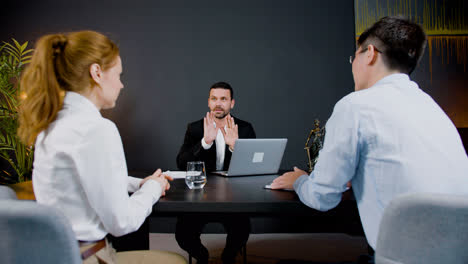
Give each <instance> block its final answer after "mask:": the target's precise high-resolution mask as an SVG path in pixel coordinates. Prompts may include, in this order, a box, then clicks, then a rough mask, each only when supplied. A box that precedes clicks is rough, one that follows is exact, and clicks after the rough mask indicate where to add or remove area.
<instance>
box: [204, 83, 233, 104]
mask: <svg viewBox="0 0 468 264" xmlns="http://www.w3.org/2000/svg"><path fill="white" fill-rule="evenodd" d="M216 88H221V89H227V90H229V92H231V100H232V99H234V91H233V90H232V87H231V85H229V83H227V82H217V83H215V84H213V85H211V87H210V91H211V89H216Z"/></svg>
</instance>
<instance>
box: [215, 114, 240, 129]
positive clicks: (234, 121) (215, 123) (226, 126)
mask: <svg viewBox="0 0 468 264" xmlns="http://www.w3.org/2000/svg"><path fill="white" fill-rule="evenodd" d="M231 116H232V115H231ZM232 118H233V119H234V122H235V121H236V119H235V118H234V117H233V116H232ZM213 124H214V127H216V122H214V121H213ZM226 127H227V125H224V128H226Z"/></svg>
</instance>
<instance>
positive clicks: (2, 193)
mask: <svg viewBox="0 0 468 264" xmlns="http://www.w3.org/2000/svg"><path fill="white" fill-rule="evenodd" d="M3 199H10V200H11V199H14V200H16V199H17V197H16V193H15V191H13V189H11V188H10V187H8V186H5V185H0V200H3Z"/></svg>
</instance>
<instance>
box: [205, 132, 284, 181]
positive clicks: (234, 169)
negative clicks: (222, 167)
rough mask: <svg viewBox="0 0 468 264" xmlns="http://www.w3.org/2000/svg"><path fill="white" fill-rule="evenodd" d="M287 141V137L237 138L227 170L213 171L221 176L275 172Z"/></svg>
mask: <svg viewBox="0 0 468 264" xmlns="http://www.w3.org/2000/svg"><path fill="white" fill-rule="evenodd" d="M287 142H288V139H287V138H271V139H269V138H249V139H238V140H237V141H236V146H235V149H234V152H233V153H232V157H231V163H230V164H229V169H228V171H214V172H213V173H215V174H219V175H222V176H241V175H258V174H276V173H277V172H278V169H279V166H280V165H281V160H282V159H283V154H284V150H285V149H286V143H287Z"/></svg>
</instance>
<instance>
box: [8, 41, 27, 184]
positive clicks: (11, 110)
mask: <svg viewBox="0 0 468 264" xmlns="http://www.w3.org/2000/svg"><path fill="white" fill-rule="evenodd" d="M12 42H13V44H11V43H8V42H3V45H2V46H0V158H1V159H3V161H2V163H1V165H2V169H1V171H0V184H2V183H3V184H4V183H16V182H22V181H24V180H25V178H28V177H30V176H31V171H32V161H33V156H34V150H33V148H30V147H27V146H25V145H24V144H23V143H22V142H21V141H20V140H19V138H18V136H17V134H16V133H17V130H18V105H19V103H20V101H19V99H18V92H19V83H20V76H21V72H22V70H23V69H24V66H25V65H26V64H28V63H29V62H30V61H31V57H32V55H31V53H32V52H33V50H32V49H27V47H28V42H25V43H23V44H20V43H18V41H16V40H15V39H12ZM4 167H5V168H4Z"/></svg>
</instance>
